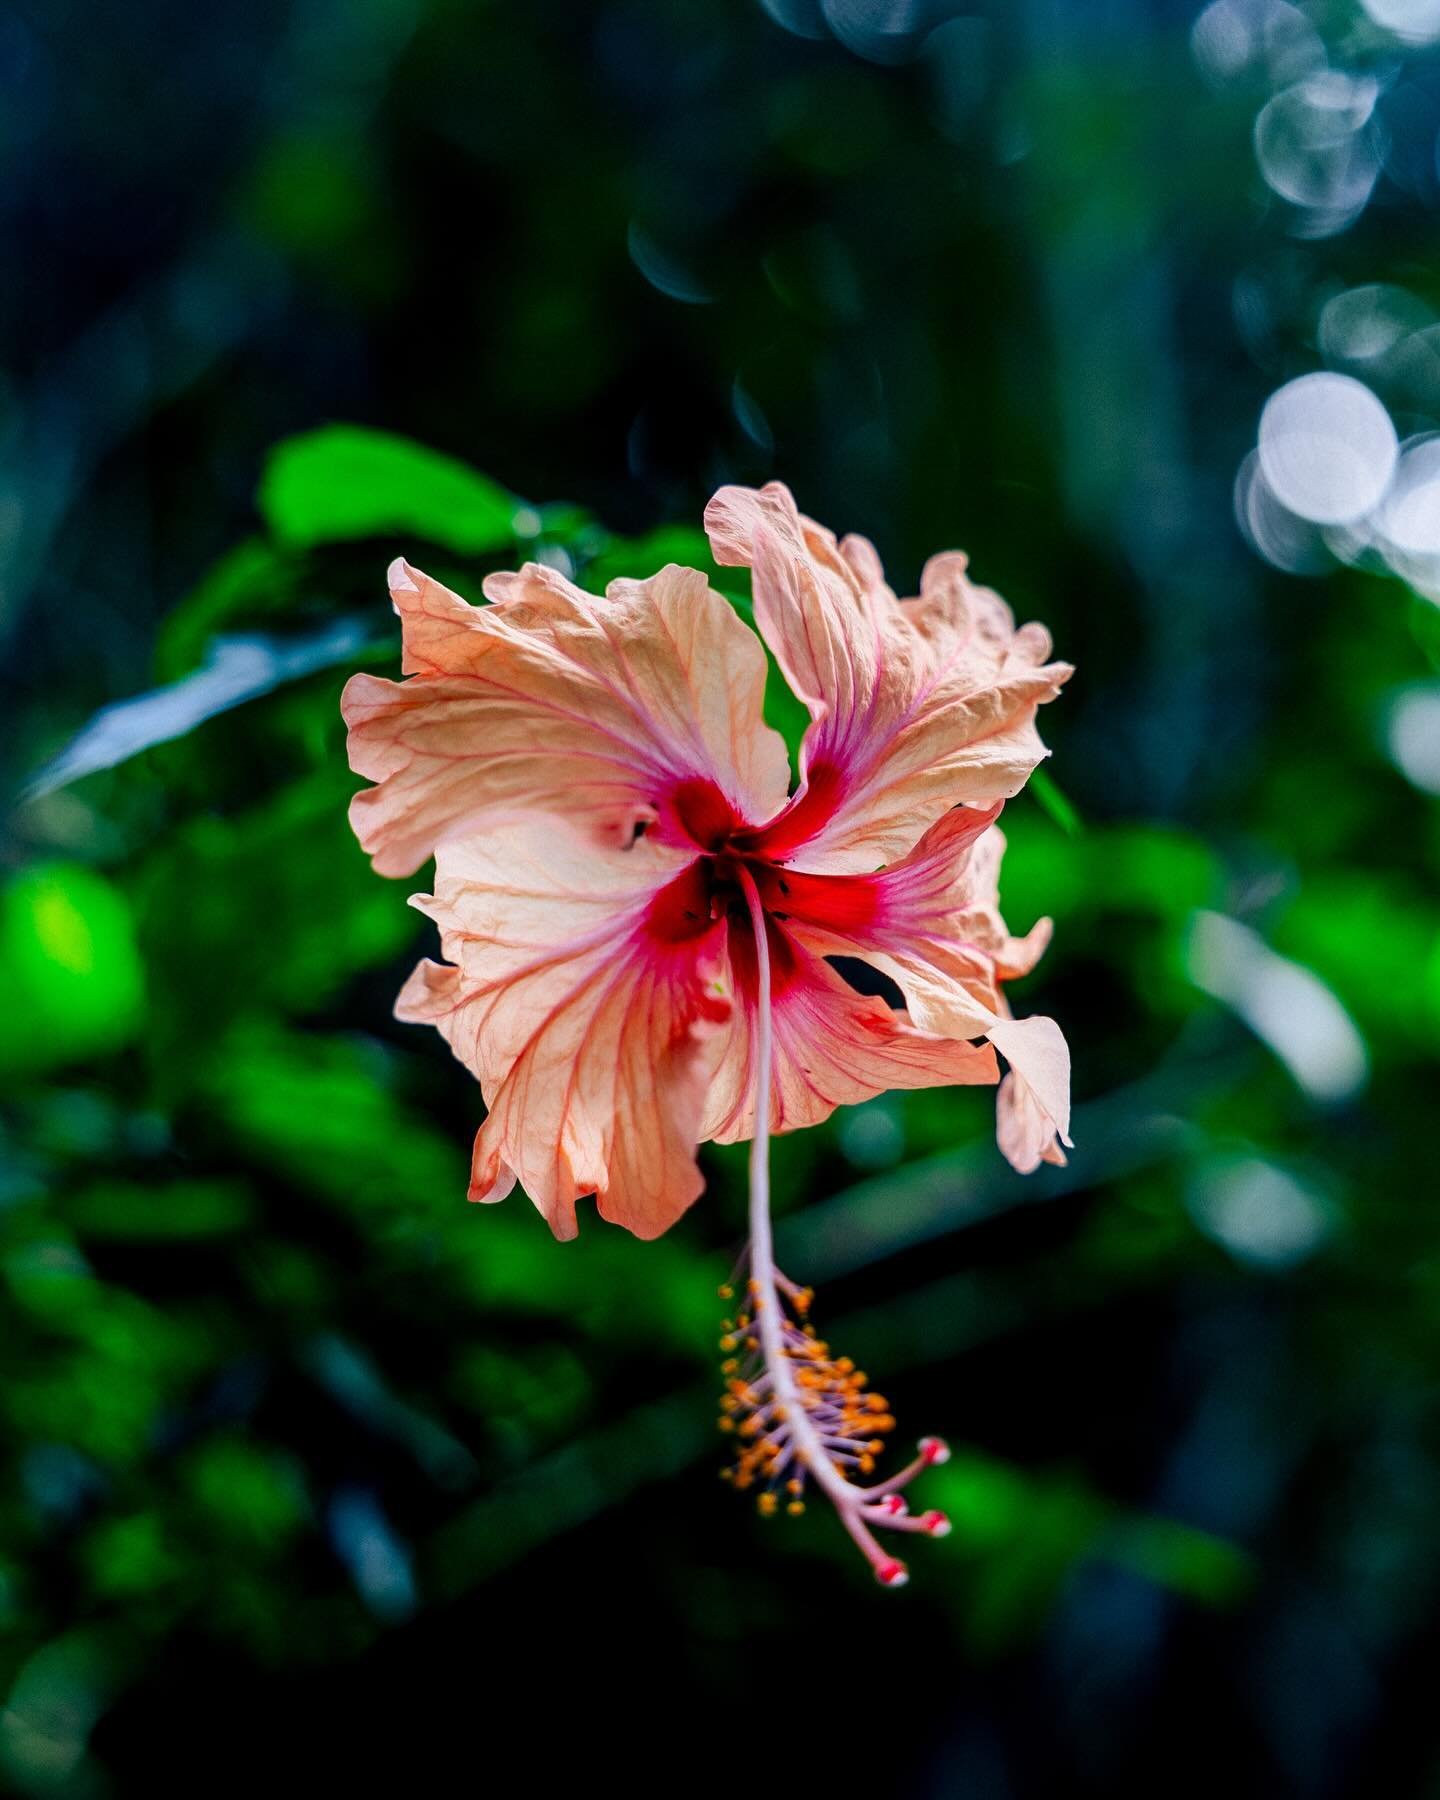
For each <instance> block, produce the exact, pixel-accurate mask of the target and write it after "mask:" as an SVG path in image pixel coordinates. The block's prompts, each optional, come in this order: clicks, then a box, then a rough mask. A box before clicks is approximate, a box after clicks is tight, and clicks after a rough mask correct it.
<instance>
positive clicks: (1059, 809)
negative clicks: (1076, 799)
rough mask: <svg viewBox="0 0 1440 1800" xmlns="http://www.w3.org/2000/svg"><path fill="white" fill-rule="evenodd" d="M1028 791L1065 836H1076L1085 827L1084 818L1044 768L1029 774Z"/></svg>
mask: <svg viewBox="0 0 1440 1800" xmlns="http://www.w3.org/2000/svg"><path fill="white" fill-rule="evenodd" d="M1030 792H1031V793H1032V794H1033V795H1034V796H1035V798H1036V799H1037V800H1038V801H1039V802H1040V805H1041V807H1042V808H1043V810H1044V811H1045V812H1047V813H1049V815H1050V817H1051V818H1052V819H1053V820H1054V821H1055V823H1056V824H1057V825H1058V826H1059V827H1060V829H1061V830H1062V831H1063V832H1064V833H1065V835H1066V836H1067V837H1078V836H1079V835H1080V833H1081V832H1082V831H1083V830H1084V829H1085V822H1084V820H1083V819H1082V818H1081V817H1080V815H1079V813H1078V812H1077V811H1076V810H1075V807H1074V804H1073V803H1072V802H1071V801H1070V799H1069V798H1068V797H1067V796H1066V795H1065V794H1064V793H1063V792H1062V791H1061V788H1060V784H1059V782H1057V781H1056V780H1055V778H1054V777H1053V776H1052V775H1048V774H1046V772H1045V770H1044V769H1036V770H1034V771H1033V773H1032V774H1031V776H1030Z"/></svg>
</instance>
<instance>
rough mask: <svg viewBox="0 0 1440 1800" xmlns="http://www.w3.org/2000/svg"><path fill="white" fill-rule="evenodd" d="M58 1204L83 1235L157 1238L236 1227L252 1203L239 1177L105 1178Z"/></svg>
mask: <svg viewBox="0 0 1440 1800" xmlns="http://www.w3.org/2000/svg"><path fill="white" fill-rule="evenodd" d="M62 1210H63V1213H64V1217H65V1219H66V1222H67V1223H68V1224H69V1225H70V1226H71V1228H72V1229H73V1230H74V1231H75V1232H76V1233H77V1234H78V1235H79V1236H81V1237H83V1238H88V1239H92V1240H93V1239H106V1238H113V1239H116V1240H117V1241H120V1242H129V1243H157V1242H162V1241H169V1242H180V1241H184V1240H186V1239H191V1238H213V1237H221V1236H224V1235H225V1234H227V1233H229V1232H234V1231H240V1230H242V1229H243V1228H244V1227H245V1226H246V1225H248V1224H249V1222H250V1219H251V1216H252V1213H253V1210H254V1209H253V1207H252V1205H251V1199H250V1193H249V1190H248V1189H247V1188H246V1187H245V1186H244V1184H243V1183H242V1182H237V1181H176V1182H171V1183H169V1184H168V1185H159V1186H157V1185H155V1184H154V1183H152V1182H143V1183H142V1182H133V1181H105V1182H99V1183H97V1184H96V1185H95V1186H94V1187H89V1188H85V1189H83V1190H82V1191H81V1192H80V1193H78V1194H74V1195H72V1196H71V1197H70V1198H69V1199H68V1200H67V1201H66V1202H65V1203H64V1206H63V1209H62Z"/></svg>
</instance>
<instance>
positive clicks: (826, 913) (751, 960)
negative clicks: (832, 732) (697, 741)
mask: <svg viewBox="0 0 1440 1800" xmlns="http://www.w3.org/2000/svg"><path fill="white" fill-rule="evenodd" d="M812 780H813V778H812ZM832 785H833V784H832ZM816 791H817V790H816V789H815V788H814V787H813V786H812V787H811V788H810V789H807V792H806V793H805V794H803V795H801V796H800V797H799V800H798V801H797V803H796V807H795V809H794V810H793V811H792V809H787V811H786V813H783V814H782V815H781V816H780V818H779V819H777V820H775V821H773V822H772V824H770V825H767V826H752V825H749V824H748V823H747V822H746V821H745V820H744V819H742V818H741V817H740V815H739V814H738V813H737V812H736V811H735V809H734V807H733V806H732V805H731V804H730V802H729V801H728V800H727V799H726V798H725V796H724V794H722V793H721V791H720V789H719V788H718V787H716V785H715V783H714V782H712V781H707V780H702V779H699V778H696V779H691V780H686V781H682V782H680V783H678V784H677V786H676V787H675V789H674V791H673V792H672V793H671V794H670V795H669V796H668V797H667V798H666V800H665V801H664V802H663V803H662V804H661V805H660V806H659V807H657V811H659V813H660V815H661V816H660V820H659V823H658V824H657V827H656V834H657V836H659V837H661V838H662V839H663V840H664V841H666V842H670V843H675V842H680V843H690V844H693V845H694V846H695V848H696V851H697V855H696V859H695V861H694V862H693V863H692V864H691V865H690V867H689V868H688V869H686V870H685V871H684V872H683V873H682V874H680V875H677V876H676V877H675V879H674V880H673V881H672V882H670V883H669V884H668V886H666V887H664V888H662V889H661V890H660V892H659V893H658V894H656V896H655V898H654V899H653V900H652V901H651V903H650V907H649V910H648V912H647V915H646V926H647V929H648V930H649V932H650V934H651V936H652V937H653V938H654V939H655V940H656V941H657V942H658V943H660V944H664V945H667V946H672V947H678V946H680V945H684V944H690V943H693V942H694V941H695V940H696V939H699V938H702V937H704V936H705V935H706V934H707V933H709V932H711V931H713V930H714V929H716V927H717V926H719V925H721V924H722V923H728V924H731V925H736V926H739V927H741V929H738V930H735V931H732V932H731V933H730V940H729V941H730V957H731V962H732V966H733V968H734V973H735V980H736V983H737V985H738V987H739V989H740V991H741V992H742V993H743V994H745V995H746V996H747V997H750V998H753V997H754V995H755V993H756V991H757V979H758V977H757V969H756V958H755V943H754V932H753V928H752V927H751V925H750V913H749V907H748V904H747V901H746V898H745V891H744V882H743V878H742V871H744V872H746V873H748V874H749V876H750V879H751V880H752V881H753V882H754V884H755V889H756V892H757V893H758V895H759V897H760V904H761V906H762V908H763V909H764V913H765V926H766V938H767V942H768V947H769V951H770V967H771V991H772V994H774V995H777V996H778V995H781V994H783V993H784V992H785V990H786V989H787V987H789V986H790V985H791V984H792V983H793V982H794V981H795V979H796V978H797V975H798V968H799V962H798V957H797V953H796V950H795V947H794V944H793V942H792V940H791V938H790V935H789V933H788V932H786V931H785V930H784V929H783V927H784V925H785V924H786V923H787V922H790V921H794V922H795V923H797V924H808V925H812V926H815V927H818V928H821V929H824V928H830V929H832V930H834V931H836V932H839V933H846V934H849V933H853V932H855V931H856V930H858V929H863V928H864V927H866V926H869V925H870V924H872V923H873V921H874V919H875V916H876V909H877V906H878V903H879V890H878V888H877V885H876V883H875V882H874V881H873V879H872V878H870V877H869V876H864V875H853V876H852V875H806V874H803V873H801V872H800V871H797V870H791V869H789V868H788V867H786V864H785V858H786V856H787V854H788V853H789V850H790V849H791V848H792V847H793V844H794V842H795V841H796V824H795V820H796V816H797V815H798V813H799V810H800V809H801V808H802V807H803V806H805V805H807V804H809V803H810V795H811V794H813V793H815V792H816ZM820 791H821V792H822V793H823V792H824V784H822V788H821V790H820ZM831 803H832V801H831V798H830V797H829V796H827V797H826V798H825V805H826V806H827V807H828V806H829V805H830V804H831ZM815 804H817V805H818V804H819V802H818V801H816V802H815ZM801 824H802V825H803V824H804V821H803V820H802V821H801ZM810 835H811V828H810V827H808V826H806V827H805V828H804V829H803V831H802V832H801V837H802V838H803V837H808V836H810Z"/></svg>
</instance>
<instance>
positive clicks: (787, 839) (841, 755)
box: [705, 482, 1071, 872]
mask: <svg viewBox="0 0 1440 1800" xmlns="http://www.w3.org/2000/svg"><path fill="white" fill-rule="evenodd" d="M705 523H706V529H707V530H708V531H709V533H710V541H711V546H712V549H713V551H714V554H715V558H716V560H717V561H718V562H721V563H738V564H748V565H749V566H750V568H751V569H752V571H753V575H754V595H755V618H756V622H757V624H758V625H759V627H760V630H761V632H762V633H763V635H764V637H765V639H766V642H767V643H768V644H769V645H770V647H771V649H772V650H773V651H774V653H775V656H776V658H777V660H778V661H779V663H780V666H781V668H782V669H783V670H784V671H785V674H786V677H787V678H788V680H789V681H790V684H791V686H792V687H793V688H794V689H795V691H796V693H797V694H798V695H799V696H800V697H801V699H802V700H804V701H805V703H806V705H807V707H808V708H809V710H810V715H811V719H812V724H811V726H810V728H809V730H808V731H807V733H806V736H805V742H804V745H803V747H802V751H801V771H800V772H801V777H802V780H801V786H800V788H799V790H798V791H797V793H796V795H795V797H794V799H793V800H792V802H791V804H790V805H789V806H788V807H787V808H786V809H785V811H784V812H783V813H781V814H780V815H779V817H777V818H776V819H775V820H773V821H772V822H771V824H770V825H769V826H767V828H766V829H765V831H764V832H762V833H757V834H756V835H755V840H754V841H755V846H756V848H757V849H761V850H763V852H764V853H765V854H767V855H770V856H773V857H775V858H776V859H777V860H784V859H787V858H789V857H791V856H795V855H797V854H798V853H800V852H801V851H802V850H803V860H804V863H805V866H806V867H807V868H810V869H814V870H824V871H833V872H849V871H862V870H866V869H874V868H875V867H877V865H879V864H881V863H887V862H893V861H894V860H896V858H898V857H900V856H903V855H904V854H905V852H906V851H908V850H909V849H910V848H911V847H912V846H913V845H914V844H915V842H916V841H917V840H918V839H919V837H920V836H921V835H922V833H923V832H924V831H925V829H926V828H927V827H928V826H929V825H930V824H932V823H933V822H934V820H935V819H937V818H938V817H939V816H940V815H941V814H942V813H943V812H945V811H946V810H947V809H948V808H950V807H952V806H955V805H959V804H965V805H969V806H975V807H980V806H986V805H989V804H991V803H992V802H994V801H996V800H1004V799H1007V798H1009V797H1010V796H1011V795H1013V794H1015V793H1018V792H1019V790H1020V788H1021V787H1022V786H1023V785H1024V783H1025V781H1026V779H1027V777H1028V776H1029V774H1030V772H1031V770H1032V769H1033V768H1034V767H1035V766H1036V764H1037V763H1039V762H1040V761H1041V760H1042V758H1043V757H1044V756H1045V755H1046V754H1047V752H1046V750H1045V747H1044V745H1043V744H1042V743H1041V741H1040V737H1039V734H1038V732H1037V731H1036V728H1035V712H1036V708H1037V707H1039V706H1040V705H1042V704H1043V703H1044V702H1046V701H1048V700H1053V699H1054V698H1055V696H1056V694H1057V693H1058V692H1059V690H1060V687H1061V685H1062V684H1063V683H1064V682H1065V681H1066V680H1067V679H1068V677H1069V675H1070V673H1071V671H1070V668H1069V666H1068V664H1065V663H1054V662H1049V661H1048V660H1047V658H1048V656H1049V652H1050V640H1049V637H1048V634H1047V633H1046V632H1045V631H1044V630H1043V629H1042V628H1041V627H1039V626H1036V625H1027V626H1024V627H1022V628H1021V629H1020V630H1018V631H1017V630H1016V629H1015V623H1014V619H1013V617H1012V616H1011V614H1010V611H1009V608H1008V607H1006V606H1005V604H1004V602H1003V601H1002V600H1000V599H999V597H998V596H997V595H995V594H993V593H991V592H990V591H989V590H988V589H985V588H977V587H975V586H973V585H972V584H971V583H970V582H969V581H968V579H967V578H966V575H965V559H964V557H963V556H959V555H956V554H950V555H946V556H942V557H936V558H934V559H932V561H931V562H930V564H929V565H927V568H926V570H925V575H924V581H923V583H922V593H921V595H920V598H919V599H918V600H905V601H897V600H896V599H895V597H894V595H893V594H892V593H891V591H890V589H889V588H888V587H887V586H886V585H885V582H884V578H883V575H882V574H881V572H880V565H879V560H878V558H877V557H876V556H875V553H874V550H873V549H872V548H871V546H870V545H869V544H868V543H866V542H865V541H864V540H863V539H856V538H847V539H845V540H844V542H843V543H841V544H837V543H836V541H835V539H834V537H833V536H832V535H831V534H830V533H829V532H827V531H825V530H824V529H823V528H822V527H820V526H818V525H816V524H814V523H813V521H811V520H809V519H805V518H803V517H802V516H801V515H800V514H799V513H798V512H797V511H796V508H795V503H794V500H793V499H792V498H791V496H790V493H789V490H788V489H786V488H785V487H783V486H782V485H781V484H780V483H778V482H772V483H771V484H770V485H769V486H768V487H765V488H763V489H760V490H758V491H757V490H754V489H750V488H739V487H727V488H722V489H721V490H720V491H719V493H717V494H716V495H715V497H714V498H713V499H712V500H711V502H710V504H709V506H708V507H707V508H706V512H705Z"/></svg>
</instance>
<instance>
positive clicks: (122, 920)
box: [0, 862, 145, 1075]
mask: <svg viewBox="0 0 1440 1800" xmlns="http://www.w3.org/2000/svg"><path fill="white" fill-rule="evenodd" d="M144 1009H145V977H144V970H143V968H142V966H141V962H140V957H139V953H138V951H137V950H136V945H135V933H134V926H133V923H132V921H131V917H130V909H129V907H128V906H127V905H126V903H125V900H124V898H123V896H121V895H120V894H119V893H117V892H116V890H115V889H114V888H113V887H111V885H110V884H109V882H107V881H106V880H105V878H104V877H103V876H101V875H97V874H96V873H95V872H94V871H93V870H91V869H85V868H82V867H80V866H79V865H77V864H74V863H60V862H56V863H47V864H41V865H37V866H35V867H33V868H30V869H27V870H25V871H24V872H23V873H22V874H21V875H19V876H17V877H16V879H15V880H14V881H12V882H11V883H10V885H9V887H8V888H7V889H6V890H5V893H4V895H3V896H0V1072H3V1073H5V1074H11V1075H13V1074H33V1073H36V1072H39V1071H42V1070H45V1069H50V1068H54V1067H56V1066H58V1065H61V1064H64V1063H66V1062H74V1061H78V1060H80V1059H82V1058H85V1057H89V1056H96V1055H100V1054H103V1053H104V1052H106V1051H110V1050H116V1049H119V1048H120V1046H121V1045H123V1044H125V1043H127V1042H128V1041H129V1040H130V1039H131V1038H132V1037H133V1036H134V1034H135V1032H136V1031H137V1030H138V1028H139V1025H140V1021H141V1018H142V1016H143V1014H144Z"/></svg>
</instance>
